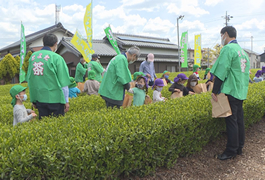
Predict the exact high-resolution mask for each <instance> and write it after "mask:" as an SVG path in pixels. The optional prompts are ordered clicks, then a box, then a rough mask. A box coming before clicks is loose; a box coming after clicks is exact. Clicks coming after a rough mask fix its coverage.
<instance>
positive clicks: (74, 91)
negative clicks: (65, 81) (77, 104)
mask: <svg viewBox="0 0 265 180" xmlns="http://www.w3.org/2000/svg"><path fill="white" fill-rule="evenodd" d="M70 82H71V84H70V85H69V86H68V88H69V97H70V98H72V97H77V94H79V93H80V90H79V89H78V88H77V87H76V86H77V84H76V82H75V78H73V77H70Z"/></svg>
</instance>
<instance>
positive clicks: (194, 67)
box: [193, 64, 200, 80]
mask: <svg viewBox="0 0 265 180" xmlns="http://www.w3.org/2000/svg"><path fill="white" fill-rule="evenodd" d="M199 69H200V66H198V65H197V64H194V65H193V74H194V75H196V77H197V78H198V80H200V76H199V73H198V71H199Z"/></svg>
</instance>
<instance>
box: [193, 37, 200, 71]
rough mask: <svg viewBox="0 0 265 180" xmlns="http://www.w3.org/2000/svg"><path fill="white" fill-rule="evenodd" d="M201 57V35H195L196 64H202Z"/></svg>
mask: <svg viewBox="0 0 265 180" xmlns="http://www.w3.org/2000/svg"><path fill="white" fill-rule="evenodd" d="M201 59H202V53H201V35H200V34H199V35H195V41H194V64H197V65H198V66H201Z"/></svg>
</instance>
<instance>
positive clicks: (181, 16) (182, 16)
mask: <svg viewBox="0 0 265 180" xmlns="http://www.w3.org/2000/svg"><path fill="white" fill-rule="evenodd" d="M183 18H184V15H180V16H179V17H178V18H177V31H178V56H179V72H180V71H181V69H180V48H179V19H180V20H182V19H183Z"/></svg>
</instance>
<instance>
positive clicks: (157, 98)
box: [153, 91, 164, 101]
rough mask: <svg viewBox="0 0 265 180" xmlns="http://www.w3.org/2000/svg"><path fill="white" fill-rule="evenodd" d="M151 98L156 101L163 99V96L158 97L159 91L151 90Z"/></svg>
mask: <svg viewBox="0 0 265 180" xmlns="http://www.w3.org/2000/svg"><path fill="white" fill-rule="evenodd" d="M153 99H154V100H156V101H164V98H161V97H160V93H159V92H158V91H154V92H153Z"/></svg>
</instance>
